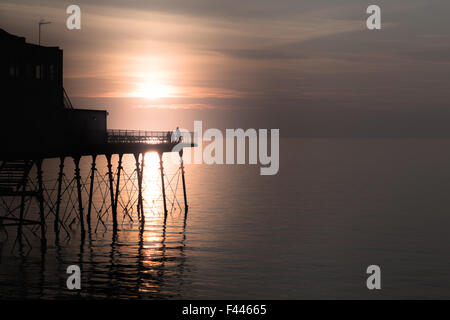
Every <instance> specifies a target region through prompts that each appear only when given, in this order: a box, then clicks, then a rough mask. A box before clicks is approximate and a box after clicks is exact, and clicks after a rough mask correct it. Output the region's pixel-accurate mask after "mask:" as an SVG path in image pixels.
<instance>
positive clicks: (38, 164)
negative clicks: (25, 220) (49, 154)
mask: <svg viewBox="0 0 450 320" xmlns="http://www.w3.org/2000/svg"><path fill="white" fill-rule="evenodd" d="M36 167H37V179H38V200H39V217H40V220H41V244H42V248H46V246H47V239H46V237H45V212H44V186H43V183H42V159H39V160H37V161H36Z"/></svg>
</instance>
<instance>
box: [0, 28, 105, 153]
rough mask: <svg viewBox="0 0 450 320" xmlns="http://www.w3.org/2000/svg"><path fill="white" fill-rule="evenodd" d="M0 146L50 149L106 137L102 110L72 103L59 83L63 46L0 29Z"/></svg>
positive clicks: (61, 80)
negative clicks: (33, 41) (29, 40)
mask: <svg viewBox="0 0 450 320" xmlns="http://www.w3.org/2000/svg"><path fill="white" fill-rule="evenodd" d="M0 48H1V50H0V77H1V78H0V79H1V95H0V105H1V110H0V112H1V114H0V134H1V144H2V150H1V152H9V151H11V152H13V151H15V150H23V149H31V150H34V149H36V150H55V149H60V148H62V147H63V148H68V147H71V146H73V147H76V146H77V145H80V144H84V145H86V144H101V143H104V142H105V139H106V117H107V112H106V111H99V110H80V109H73V108H72V106H71V103H70V100H69V99H68V97H67V96H66V95H65V91H64V87H63V51H62V50H61V49H59V48H58V47H44V46H38V45H35V44H30V43H27V42H25V38H23V37H18V36H15V35H11V34H9V33H8V32H6V31H4V30H2V29H0Z"/></svg>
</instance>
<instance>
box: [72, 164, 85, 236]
mask: <svg viewBox="0 0 450 320" xmlns="http://www.w3.org/2000/svg"><path fill="white" fill-rule="evenodd" d="M73 161H74V162H75V180H76V181H77V193H78V213H79V215H80V226H81V236H82V237H84V233H85V230H84V214H83V198H82V196H81V176H80V157H75V158H73Z"/></svg>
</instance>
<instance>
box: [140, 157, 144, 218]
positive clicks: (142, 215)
mask: <svg viewBox="0 0 450 320" xmlns="http://www.w3.org/2000/svg"><path fill="white" fill-rule="evenodd" d="M141 163H142V164H141V189H142V182H143V181H144V180H143V179H144V167H145V153H142V160H141ZM141 217H144V201H143V198H142V191H141Z"/></svg>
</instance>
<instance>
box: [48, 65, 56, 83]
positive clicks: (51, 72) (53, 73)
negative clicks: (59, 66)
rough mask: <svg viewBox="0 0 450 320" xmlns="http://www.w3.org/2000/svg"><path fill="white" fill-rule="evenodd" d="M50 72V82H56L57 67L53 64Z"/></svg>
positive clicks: (49, 69)
mask: <svg viewBox="0 0 450 320" xmlns="http://www.w3.org/2000/svg"><path fill="white" fill-rule="evenodd" d="M48 71H49V76H50V80H52V81H53V80H55V79H56V73H55V66H54V65H53V64H51V65H50V66H49V68H48Z"/></svg>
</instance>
